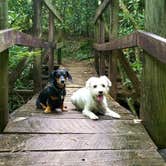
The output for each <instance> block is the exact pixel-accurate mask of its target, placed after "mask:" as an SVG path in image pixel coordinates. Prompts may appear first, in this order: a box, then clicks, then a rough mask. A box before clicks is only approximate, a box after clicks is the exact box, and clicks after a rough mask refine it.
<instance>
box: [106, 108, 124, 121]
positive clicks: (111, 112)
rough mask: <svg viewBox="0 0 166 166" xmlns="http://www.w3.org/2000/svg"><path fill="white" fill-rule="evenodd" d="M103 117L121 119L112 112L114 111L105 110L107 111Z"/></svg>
mask: <svg viewBox="0 0 166 166" xmlns="http://www.w3.org/2000/svg"><path fill="white" fill-rule="evenodd" d="M105 115H106V116H111V117H113V118H117V119H120V117H121V116H120V115H119V114H118V113H116V112H114V111H112V110H107V111H106V112H105Z"/></svg>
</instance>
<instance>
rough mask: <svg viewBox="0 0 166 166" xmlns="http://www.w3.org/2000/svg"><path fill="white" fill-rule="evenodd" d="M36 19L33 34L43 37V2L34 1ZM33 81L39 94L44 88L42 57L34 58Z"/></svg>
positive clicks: (35, 90)
mask: <svg viewBox="0 0 166 166" xmlns="http://www.w3.org/2000/svg"><path fill="white" fill-rule="evenodd" d="M33 3H34V4H33V6H34V9H33V10H34V19H33V33H34V36H36V37H39V38H40V37H41V8H42V1H41V0H34V2H33ZM33 65H34V66H33V80H34V92H35V93H36V92H38V91H40V90H41V88H42V79H41V55H37V56H35V57H34V64H33Z"/></svg>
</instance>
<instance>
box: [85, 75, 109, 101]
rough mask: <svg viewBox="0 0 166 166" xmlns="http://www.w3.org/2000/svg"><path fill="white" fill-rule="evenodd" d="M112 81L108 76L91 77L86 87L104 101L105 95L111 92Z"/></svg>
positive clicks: (97, 98) (94, 96)
mask: <svg viewBox="0 0 166 166" xmlns="http://www.w3.org/2000/svg"><path fill="white" fill-rule="evenodd" d="M111 85H112V83H111V81H110V80H109V79H108V78H107V77H106V76H100V77H91V78H89V79H88V80H87V82H86V88H88V89H89V90H90V91H91V94H92V96H93V98H94V99H95V100H97V101H98V102H102V101H103V96H104V95H106V94H107V93H108V92H109V88H110V87H111Z"/></svg>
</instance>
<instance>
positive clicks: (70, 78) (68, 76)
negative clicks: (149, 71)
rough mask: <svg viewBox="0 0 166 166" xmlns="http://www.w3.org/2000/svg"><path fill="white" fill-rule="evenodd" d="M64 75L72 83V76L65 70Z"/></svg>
mask: <svg viewBox="0 0 166 166" xmlns="http://www.w3.org/2000/svg"><path fill="white" fill-rule="evenodd" d="M66 75H67V78H68V80H69V81H70V82H73V79H72V76H71V74H70V73H69V72H68V71H67V70H66Z"/></svg>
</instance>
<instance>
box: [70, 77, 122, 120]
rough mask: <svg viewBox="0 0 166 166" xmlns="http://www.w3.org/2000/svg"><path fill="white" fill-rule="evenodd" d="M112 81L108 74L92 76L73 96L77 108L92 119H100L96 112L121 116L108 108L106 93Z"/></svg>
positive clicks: (115, 116) (72, 99)
mask: <svg viewBox="0 0 166 166" xmlns="http://www.w3.org/2000/svg"><path fill="white" fill-rule="evenodd" d="M111 85H112V83H111V81H110V80H109V79H108V78H107V77H106V76H100V77H91V78H89V79H88V80H87V82H86V86H85V87H83V88H81V89H78V90H77V91H76V92H74V93H73V95H72V97H71V101H72V103H73V104H74V105H75V106H76V108H77V109H79V110H82V113H83V115H85V116H87V117H89V118H90V119H94V120H95V119H99V117H98V116H97V115H95V113H101V114H103V115H107V116H111V117H114V118H120V115H119V114H117V113H115V112H113V111H112V110H110V109H109V108H108V104H107V100H106V97H105V95H106V94H108V92H109V88H110V87H111Z"/></svg>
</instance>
